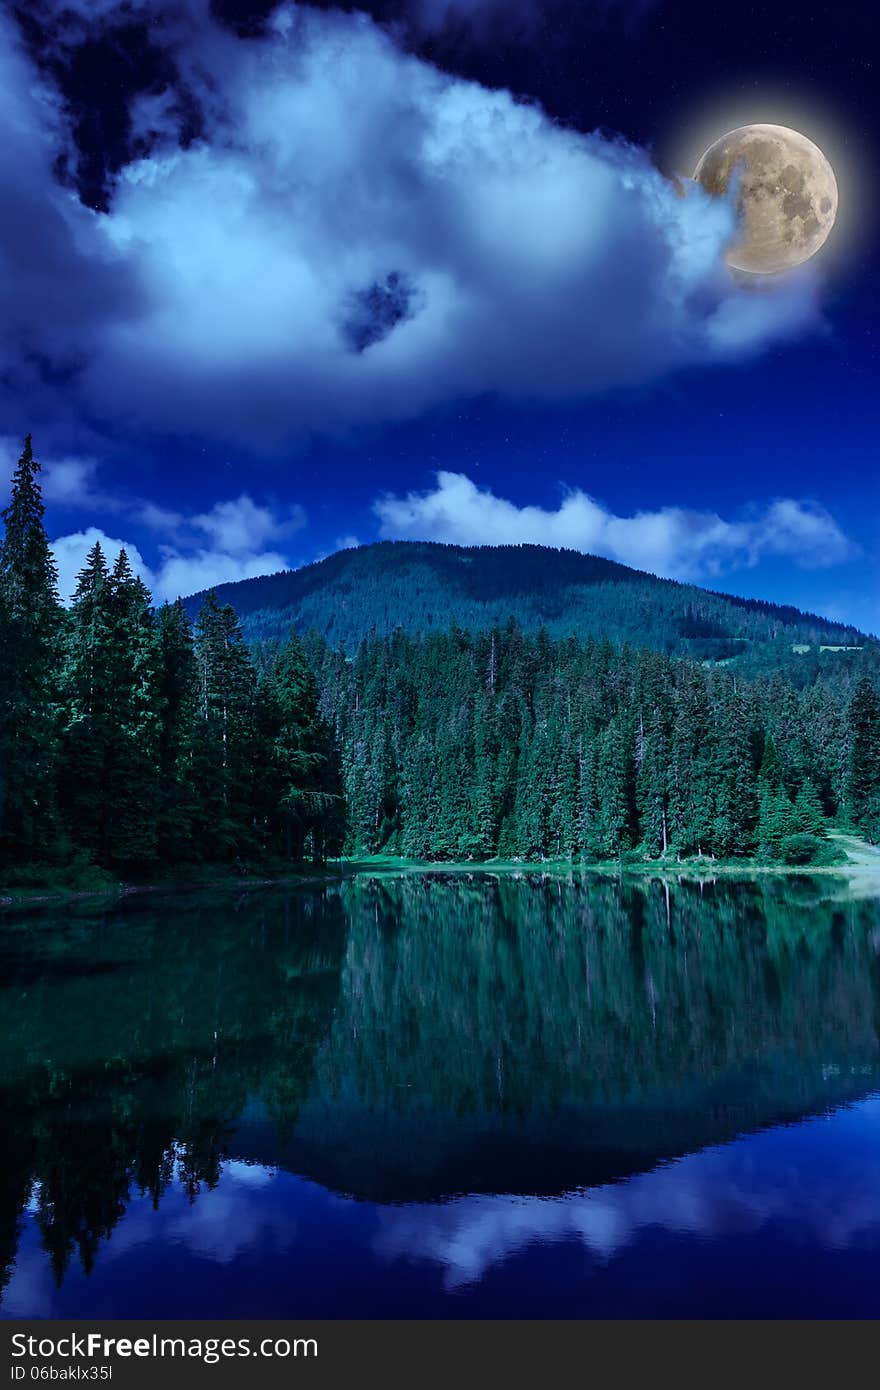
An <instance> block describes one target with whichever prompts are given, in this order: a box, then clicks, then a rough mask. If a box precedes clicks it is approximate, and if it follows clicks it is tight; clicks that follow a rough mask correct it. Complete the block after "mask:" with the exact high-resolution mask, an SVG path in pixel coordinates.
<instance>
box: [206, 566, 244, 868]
mask: <svg viewBox="0 0 880 1390" xmlns="http://www.w3.org/2000/svg"><path fill="white" fill-rule="evenodd" d="M195 657H196V672H197V681H198V688H197V696H198V698H197V705H196V724H195V736H194V749H193V780H194V785H195V789H196V805H195V807H194V812H193V840H194V844H195V846H196V847H197V850H198V852H199V854H200V855H201V857H202V858H204V859H208V860H235V859H241V858H242V856H246V855H248V854H250V853H251V852H252V851H253V849H254V847H255V838H256V834H255V832H256V827H255V824H254V821H255V816H254V804H253V803H254V782H255V779H256V778H257V777H258V776H259V769H258V767H257V766H256V761H255V754H256V748H257V718H256V673H255V671H254V668H253V665H252V663H251V660H250V658H249V656H248V652H247V648H246V647H245V645H244V639H243V637H242V634H241V627H240V626H239V622H238V619H237V617H236V615H235V612H234V610H233V609H232V608H230V607H229V606H228V605H226V606H223V607H221V605H220V604H219V603H218V601H217V595H216V594H215V593H214V592H213V591H212V592H211V593H209V594H208V595H207V597H206V599H205V602H204V605H203V607H202V610H201V612H200V613H199V616H198V618H197V620H196V636H195Z"/></svg>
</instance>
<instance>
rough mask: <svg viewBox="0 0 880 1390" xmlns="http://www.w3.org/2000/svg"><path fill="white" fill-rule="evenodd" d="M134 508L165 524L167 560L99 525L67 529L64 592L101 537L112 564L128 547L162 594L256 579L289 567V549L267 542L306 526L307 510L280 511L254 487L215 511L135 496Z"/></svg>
mask: <svg viewBox="0 0 880 1390" xmlns="http://www.w3.org/2000/svg"><path fill="white" fill-rule="evenodd" d="M129 511H130V513H131V516H132V517H133V518H134V519H137V520H138V521H139V522H140V523H141V524H142V525H147V526H150V527H152V528H154V529H156V530H158V531H159V533H160V534H161V535H162V536H163V537H166V538H167V537H170V538H171V539H170V540H168V539H164V540H163V541H162V542H161V543H160V545H159V547H158V550H159V557H160V559H159V563H158V564H157V565H155V566H153V567H151V566H150V565H148V564H147V562H146V561H145V559H144V557H143V555H142V553H141V551H140V549H139V548H138V546H137V545H136V544H135V543H134V542H132V541H130V540H121V539H119V538H117V537H113V536H108V535H107V533H106V532H105V531H102V530H100V529H99V528H98V527H95V526H90V527H88V528H87V529H85V530H82V531H75V532H72V533H71V534H69V535H65V536H59V537H58V539H57V540H54V541H53V542H52V549H53V551H54V553H55V558H56V561H57V563H58V573H59V585H58V588H59V593H60V594H61V597H62V599H63V600H64V602H65V603H66V602H68V601H69V600H70V597H71V595H72V593H73V591H74V589H75V587H76V576H77V574H78V573H79V571H80V570H81V569H82V566H83V565H84V563H85V559H86V556H87V555H88V553H89V551H90V550H91V549H92V547H93V546H94V544H95V542H96V541H98V542H100V545H101V548H102V550H103V551H104V554H105V555H106V557H107V560H108V563H110V564H111V565H112V563H113V561H114V560H115V559H116V556H117V555H118V554H119V552H120V550H122V549H125V550H126V551H127V552H128V557H129V559H130V560H131V563H132V568H133V569H134V571H135V573H136V574H138V575H139V576H140V577H141V579H143V581H144V583H145V584H146V585H147V587H148V588H149V589H150V590H151V591H152V593H153V596H154V598H156V599H157V600H158V601H162V600H164V599H169V600H173V599H175V598H177V597H178V595H186V594H192V593H196V592H198V591H199V590H200V589H210V588H212V587H214V586H215V585H217V584H224V583H229V582H230V581H233V580H237V579H254V578H256V576H257V575H261V574H275V573H276V572H277V571H278V570H282V569H287V568H289V565H290V562H289V560H288V558H287V556H286V555H285V554H284V553H282V552H281V551H280V550H277V549H269V548H267V547H268V546H269V544H270V543H271V542H273V541H279V540H282V539H283V538H285V537H289V536H291V535H293V534H294V532H295V531H297V530H299V529H300V527H301V526H302V525H304V522H305V514H304V512H303V511H302V509H301V508H299V507H290V508H287V509H285V510H283V511H281V512H277V513H276V512H275V511H274V510H273V509H272V508H271V507H268V506H263V505H260V504H258V503H256V502H254V500H253V498H251V497H249V496H248V495H247V494H246V493H245V494H242V496H241V497H238V498H235V499H234V500H231V501H228V502H218V503H216V504H215V506H213V507H212V508H211V510H210V511H208V512H203V513H200V514H197V515H195V516H191V517H187V516H184V515H183V514H182V513H178V512H170V511H166V510H164V509H163V508H161V507H156V506H154V505H153V504H152V503H149V502H138V501H135V502H133V503H132V504H131V505H130V507H129Z"/></svg>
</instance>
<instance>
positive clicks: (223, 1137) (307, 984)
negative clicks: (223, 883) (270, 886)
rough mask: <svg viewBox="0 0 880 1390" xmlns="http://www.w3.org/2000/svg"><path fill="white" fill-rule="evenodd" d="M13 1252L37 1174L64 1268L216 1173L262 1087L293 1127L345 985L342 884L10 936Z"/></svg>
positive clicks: (4, 1095) (6, 1005) (9, 1233)
mask: <svg viewBox="0 0 880 1390" xmlns="http://www.w3.org/2000/svg"><path fill="white" fill-rule="evenodd" d="M3 944H4V955H5V957H6V959H5V961H4V965H5V967H6V968H5V972H4V978H5V980H6V982H7V987H6V988H5V989H4V992H3V1002H2V1007H3V1015H4V1022H5V1025H6V1037H7V1042H6V1047H5V1053H4V1057H3V1066H2V1073H3V1075H2V1090H0V1104H2V1107H3V1110H4V1111H5V1114H4V1116H3V1120H4V1124H3V1131H4V1153H3V1159H2V1163H3V1171H4V1183H3V1188H4V1196H3V1216H2V1218H0V1219H2V1221H3V1229H4V1232H5V1234H4V1235H3V1238H2V1239H3V1250H2V1253H0V1259H3V1258H4V1256H5V1260H6V1263H7V1265H9V1263H10V1262H11V1260H12V1259H13V1258H14V1252H15V1246H16V1243H17V1229H18V1226H19V1224H20V1219H21V1213H22V1211H23V1209H24V1205H25V1203H26V1202H27V1200H28V1198H29V1196H30V1194H31V1190H32V1188H33V1185H34V1184H35V1183H36V1184H38V1186H37V1187H36V1189H35V1199H36V1203H37V1220H38V1222H39V1225H40V1229H41V1232H42V1236H43V1243H44V1245H45V1248H46V1250H47V1252H48V1253H49V1256H50V1258H51V1261H52V1264H53V1267H54V1269H55V1271H56V1275H57V1277H58V1278H59V1279H60V1277H61V1274H62V1272H63V1270H64V1268H65V1266H66V1264H67V1261H68V1260H69V1258H70V1256H71V1255H72V1253H73V1252H74V1251H77V1252H78V1253H79V1256H80V1258H81V1259H82V1262H83V1264H84V1266H85V1267H86V1268H87V1269H88V1268H89V1267H90V1266H91V1265H92V1263H93V1261H94V1258H95V1253H96V1250H97V1247H98V1245H99V1243H100V1240H101V1239H102V1238H106V1237H109V1235H110V1233H111V1232H112V1230H113V1227H114V1226H115V1224H116V1222H117V1221H118V1220H119V1218H120V1217H121V1216H122V1215H123V1213H124V1211H125V1208H126V1204H127V1202H128V1199H129V1196H130V1194H131V1192H132V1191H135V1190H136V1191H139V1192H142V1193H148V1194H150V1196H151V1197H152V1199H153V1202H154V1204H158V1202H159V1199H160V1197H161V1195H162V1193H163V1191H164V1190H165V1189H166V1188H167V1187H168V1185H169V1184H170V1183H171V1182H172V1181H173V1180H174V1179H175V1177H176V1178H177V1179H179V1180H180V1181H181V1183H182V1184H183V1185H184V1187H185V1189H186V1190H187V1192H188V1193H189V1194H190V1196H191V1197H192V1198H194V1197H195V1196H196V1195H197V1193H198V1192H199V1190H200V1188H201V1187H202V1186H203V1185H204V1186H208V1187H211V1186H213V1185H214V1184H215V1183H216V1182H217V1179H218V1177H219V1174H220V1169H221V1165H222V1161H223V1159H224V1158H225V1157H226V1156H227V1154H228V1146H229V1141H230V1136H231V1133H232V1128H233V1125H234V1122H235V1120H236V1118H237V1116H239V1115H240V1114H241V1112H242V1110H243V1109H244V1106H245V1104H246V1103H247V1101H248V1100H249V1099H250V1100H254V1099H256V1100H258V1101H259V1102H261V1103H262V1105H263V1106H264V1108H265V1109H266V1111H267V1112H268V1113H269V1114H270V1115H271V1116H272V1118H273V1121H274V1123H275V1125H276V1126H277V1127H278V1129H279V1130H282V1131H284V1130H289V1129H290V1128H291V1127H292V1126H293V1125H294V1124H295V1121H296V1116H297V1113H298V1110H299V1107H300V1105H301V1103H302V1099H303V1097H304V1095H305V1092H306V1090H307V1088H308V1084H309V1073H310V1069H311V1064H312V1057H313V1054H314V1051H315V1048H316V1046H317V1044H318V1043H319V1041H320V1039H321V1037H322V1036H323V1033H324V1031H325V1029H326V1025H327V1020H328V1018H329V1015H330V1011H331V1010H332V1008H333V1004H334V1002H335V997H336V992H337V989H338V967H339V961H340V958H341V953H342V950H343V946H344V913H343V909H342V904H341V902H340V899H339V895H338V894H337V893H333V892H332V891H317V892H314V893H299V894H293V895H290V896H288V897H278V896H277V895H275V894H266V895H262V894H258V895H255V896H253V897H249V898H247V899H246V900H245V901H243V902H242V903H241V904H240V905H239V906H238V907H237V908H236V907H235V906H231V905H230V902H229V899H228V898H224V897H222V896H221V897H217V898H215V899H214V901H207V900H205V899H204V898H200V899H199V900H198V901H196V900H195V899H185V900H183V901H182V902H178V901H175V902H174V903H173V904H169V903H168V902H167V901H166V902H165V903H164V904H162V905H161V906H153V905H151V906H149V907H144V906H143V905H140V904H139V905H137V907H136V909H133V910H129V911H126V912H124V913H118V912H113V911H108V913H107V914H106V915H105V916H104V917H97V916H94V915H89V916H84V917H79V918H73V920H72V921H69V922H68V921H65V922H63V923H62V922H60V921H59V920H57V919H55V920H53V919H51V918H49V919H38V918H34V917H29V918H28V919H27V922H26V924H25V925H24V926H20V927H18V928H17V929H15V930H14V931H13V930H7V931H6V932H5V933H4V937H3Z"/></svg>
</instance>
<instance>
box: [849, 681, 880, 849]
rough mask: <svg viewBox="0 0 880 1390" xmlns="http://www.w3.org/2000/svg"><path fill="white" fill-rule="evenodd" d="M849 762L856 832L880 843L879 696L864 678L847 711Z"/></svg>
mask: <svg viewBox="0 0 880 1390" xmlns="http://www.w3.org/2000/svg"><path fill="white" fill-rule="evenodd" d="M847 724H848V729H849V763H848V771H847V780H846V807H847V811H848V813H849V815H850V818H851V819H852V822H853V824H854V825H855V826H856V828H857V829H859V830H861V831H862V833H863V834H864V835H865V836H866V837H867V839H869V840H871V841H872V842H873V843H875V844H877V843H880V695H878V693H877V691H876V689H875V688H874V686H873V685H872V683H871V682H870V680H868V678H867V677H863V678H862V679H861V680H860V681H859V683H858V685H857V686H856V688H855V690H854V691H853V695H852V699H851V700H850V703H849V708H848V710H847Z"/></svg>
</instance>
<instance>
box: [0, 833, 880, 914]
mask: <svg viewBox="0 0 880 1390" xmlns="http://www.w3.org/2000/svg"><path fill="white" fill-rule="evenodd" d="M829 839H830V840H831V841H832V842H833V843H835V844H836V845H837V847H838V848H839V850H840V851H841V852H842V853H843V854H844V855H845V856H846V858H845V859H843V860H842V861H841V862H840V863H839V864H822V865H819V864H773V863H766V862H761V861H759V860H754V859H742V860H729V859H728V860H721V859H710V858H707V857H703V858H691V859H682V860H675V861H672V860H660V859H645V860H624V861H620V860H606V861H604V862H592V863H590V862H585V861H580V860H570V859H545V860H539V861H535V862H528V861H525V860H516V859H487V860H479V861H477V860H414V859H404V858H401V857H400V856H397V855H387V854H376V855H361V856H357V857H351V858H345V859H338V860H333V861H331V862H330V863H329V864H326V865H323V866H316V865H310V864H303V865H297V866H295V867H290V868H288V867H285V869H284V870H283V871H276V869H275V868H274V867H272V868H269V867H265V868H255V869H254V870H253V872H247V871H245V872H244V873H241V872H239V873H231V872H229V871H228V870H227V869H225V868H224V869H218V868H216V867H215V868H212V867H211V866H204V867H202V868H194V869H193V870H192V871H191V872H187V873H180V872H177V873H175V874H174V875H173V876H169V877H167V878H165V877H162V878H156V879H153V880H150V881H149V882H124V881H122V880H117V881H114V880H109V879H108V881H107V882H106V883H104V884H101V885H96V886H89V887H84V888H77V887H75V886H73V885H71V886H69V887H65V886H64V885H58V886H57V887H56V886H55V885H52V886H46V887H43V886H39V885H34V886H33V887H26V886H21V887H18V886H16V887H9V888H7V887H5V886H3V885H2V884H0V908H17V907H28V906H40V905H43V904H51V903H64V902H79V901H82V900H85V899H89V898H110V899H119V898H126V897H132V896H137V895H141V894H147V893H186V892H206V891H209V890H225V891H241V890H248V891H249V890H251V889H258V888H276V887H284V886H290V887H302V886H305V885H308V884H318V883H334V882H339V881H340V880H342V879H347V878H353V877H355V876H356V875H357V874H360V873H372V874H383V873H386V874H389V875H391V874H401V873H453V874H454V873H492V874H494V873H501V874H533V873H545V874H547V873H549V874H560V875H561V874H565V875H588V874H596V875H598V876H600V877H604V878H607V877H609V876H613V877H615V878H620V877H628V876H631V877H640V878H661V879H662V878H670V879H675V878H689V879H705V880H711V879H715V878H741V879H756V878H768V877H779V878H791V877H798V876H800V877H803V876H807V877H810V878H812V877H819V876H821V877H823V878H824V877H838V878H848V879H866V878H873V877H875V876H876V877H877V878H878V880H880V846H875V845H870V844H868V843H867V842H866V841H864V840H859V839H858V838H857V837H856V836H854V835H847V834H844V833H843V832H842V831H832V832H831V835H830V836H829ZM878 891H880V883H878Z"/></svg>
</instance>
